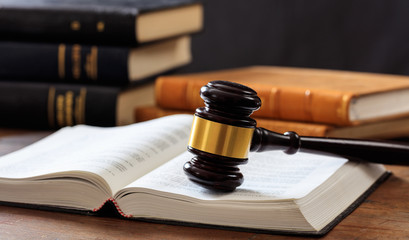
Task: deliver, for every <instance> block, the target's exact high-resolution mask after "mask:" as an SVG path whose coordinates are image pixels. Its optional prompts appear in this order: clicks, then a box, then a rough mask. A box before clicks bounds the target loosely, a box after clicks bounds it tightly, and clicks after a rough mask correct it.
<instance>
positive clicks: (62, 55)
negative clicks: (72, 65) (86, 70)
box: [58, 44, 66, 79]
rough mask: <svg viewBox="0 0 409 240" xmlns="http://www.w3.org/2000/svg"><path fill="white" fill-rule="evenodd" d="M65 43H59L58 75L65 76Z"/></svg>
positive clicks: (61, 77)
mask: <svg viewBox="0 0 409 240" xmlns="http://www.w3.org/2000/svg"><path fill="white" fill-rule="evenodd" d="M65 50H66V46H65V44H60V45H58V77H59V78H60V79H64V78H65Z"/></svg>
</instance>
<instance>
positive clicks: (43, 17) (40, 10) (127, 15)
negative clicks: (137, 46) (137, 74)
mask: <svg viewBox="0 0 409 240" xmlns="http://www.w3.org/2000/svg"><path fill="white" fill-rule="evenodd" d="M135 21H136V12H135V11H130V10H129V11H127V10H123V9H118V10H115V11H107V10H105V9H102V8H99V9H98V8H94V10H93V11H85V10H83V9H70V8H65V9H64V8H47V7H46V6H41V7H31V8H24V7H6V6H2V8H1V14H0V32H1V33H2V36H7V37H8V38H10V39H31V40H38V41H51V40H54V41H61V40H62V39H63V40H64V41H68V42H82V43H116V44H130V43H133V44H134V43H136V36H135V32H136V29H135Z"/></svg>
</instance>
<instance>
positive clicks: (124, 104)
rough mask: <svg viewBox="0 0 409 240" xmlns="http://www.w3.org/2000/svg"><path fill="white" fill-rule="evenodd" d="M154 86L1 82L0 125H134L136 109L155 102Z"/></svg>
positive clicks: (49, 126)
mask: <svg viewBox="0 0 409 240" xmlns="http://www.w3.org/2000/svg"><path fill="white" fill-rule="evenodd" d="M153 96H154V84H153V83H147V84H144V85H140V86H134V87H130V88H127V89H121V88H119V87H104V86H93V85H74V84H48V83H30V82H18V83H16V82H10V81H0V112H1V118H0V126H6V127H24V128H37V129H57V128H61V127H65V126H73V125H77V124H87V125H93V126H116V125H126V124H130V123H132V122H134V120H133V109H134V108H135V107H136V106H142V105H149V104H153V102H154V97H153Z"/></svg>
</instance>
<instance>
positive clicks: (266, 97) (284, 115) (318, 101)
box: [155, 76, 353, 126]
mask: <svg viewBox="0 0 409 240" xmlns="http://www.w3.org/2000/svg"><path fill="white" fill-rule="evenodd" d="M207 82H209V80H207V79H206V80H204V79H191V78H189V77H186V78H185V77H172V76H163V77H159V78H158V79H157V81H156V84H155V96H156V103H157V104H158V106H159V107H161V108H165V109H180V110H193V109H196V108H198V107H202V106H204V102H203V100H202V99H201V98H200V94H199V93H200V88H201V87H202V86H203V85H205V84H207ZM248 86H249V87H251V88H253V89H254V90H255V91H256V92H257V94H258V96H259V97H260V98H261V100H262V106H261V108H260V110H258V111H255V112H254V113H253V115H252V116H253V117H261V118H271V119H280V120H291V121H301V122H314V123H325V124H332V125H338V126H348V125H352V124H353V123H352V122H350V121H349V115H348V114H349V102H350V101H351V98H352V95H351V96H350V95H340V94H337V93H335V92H332V93H329V92H322V91H315V92H314V91H310V90H308V89H303V88H300V89H296V88H277V87H275V86H269V85H263V84H248Z"/></svg>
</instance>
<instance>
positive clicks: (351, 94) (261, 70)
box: [155, 66, 409, 126]
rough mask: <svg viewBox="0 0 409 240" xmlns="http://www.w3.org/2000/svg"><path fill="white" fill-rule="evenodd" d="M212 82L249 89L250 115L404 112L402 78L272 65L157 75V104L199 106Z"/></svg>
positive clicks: (351, 117)
mask: <svg viewBox="0 0 409 240" xmlns="http://www.w3.org/2000/svg"><path fill="white" fill-rule="evenodd" d="M213 80H226V81H233V82H237V83H241V84H244V85H247V86H249V87H251V88H253V89H254V90H255V91H256V92H257V93H258V95H259V97H260V98H261V100H262V106H261V108H260V109H259V110H258V111H255V112H254V114H253V115H252V116H254V117H264V118H273V119H282V120H293V121H303V122H315V123H326V124H333V125H338V126H348V125H359V124H363V123H368V122H374V121H379V120H386V119H393V118H395V119H396V118H398V117H402V116H408V115H409V105H408V104H406V103H407V102H408V101H409V77H407V76H398V75H388V74H375V73H360V72H349V71H336V70H323V69H303V68H291V67H274V66H253V67H244V68H238V69H228V70H219V71H210V72H203V73H193V74H184V75H173V76H172V75H171V76H162V77H159V78H158V79H157V81H156V90H155V92H156V102H157V104H158V106H160V107H162V108H169V109H172V108H173V109H184V110H188V109H190V110H192V109H196V108H197V107H200V106H204V103H203V100H202V99H201V98H200V95H199V91H200V88H201V87H202V86H203V85H205V84H206V83H208V82H209V81H213Z"/></svg>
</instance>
